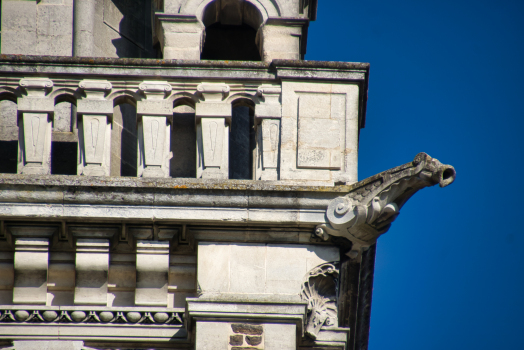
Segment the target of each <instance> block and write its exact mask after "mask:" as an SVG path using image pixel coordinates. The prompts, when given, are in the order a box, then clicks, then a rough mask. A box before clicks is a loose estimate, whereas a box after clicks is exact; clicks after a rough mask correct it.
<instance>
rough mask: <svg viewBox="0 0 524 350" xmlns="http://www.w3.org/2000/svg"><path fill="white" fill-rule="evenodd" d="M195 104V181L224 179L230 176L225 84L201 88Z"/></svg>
mask: <svg viewBox="0 0 524 350" xmlns="http://www.w3.org/2000/svg"><path fill="white" fill-rule="evenodd" d="M197 91H198V93H199V95H200V101H199V102H198V103H197V104H196V111H195V113H196V119H197V178H203V179H227V178H228V176H229V157H228V156H229V123H230V122H231V104H230V103H228V102H227V101H225V98H226V97H227V96H228V95H229V86H228V85H226V84H200V85H199V86H198V87H197Z"/></svg>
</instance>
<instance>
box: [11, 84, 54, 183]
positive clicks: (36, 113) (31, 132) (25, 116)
mask: <svg viewBox="0 0 524 350" xmlns="http://www.w3.org/2000/svg"><path fill="white" fill-rule="evenodd" d="M20 87H21V88H22V90H23V91H24V92H25V95H24V96H23V97H21V98H18V112H19V113H18V174H50V173H51V131H52V119H53V113H54V108H55V104H54V100H53V99H52V98H49V97H47V94H48V93H49V91H50V90H51V89H52V87H53V82H52V81H51V80H49V79H46V78H31V79H22V80H20Z"/></svg>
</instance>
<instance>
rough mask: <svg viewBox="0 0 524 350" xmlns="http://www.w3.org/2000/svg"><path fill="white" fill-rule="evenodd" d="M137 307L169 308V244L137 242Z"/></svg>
mask: <svg viewBox="0 0 524 350" xmlns="http://www.w3.org/2000/svg"><path fill="white" fill-rule="evenodd" d="M136 248H137V250H136V254H137V255H136V292H135V305H144V306H164V307H166V306H167V287H168V274H169V242H158V241H140V240H139V241H137V244H136Z"/></svg>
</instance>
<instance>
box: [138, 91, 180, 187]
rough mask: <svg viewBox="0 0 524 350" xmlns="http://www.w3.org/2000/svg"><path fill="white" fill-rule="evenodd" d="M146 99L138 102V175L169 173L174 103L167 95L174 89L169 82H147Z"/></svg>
mask: <svg viewBox="0 0 524 350" xmlns="http://www.w3.org/2000/svg"><path fill="white" fill-rule="evenodd" d="M139 89H140V91H141V92H142V93H143V94H144V95H145V96H146V99H145V100H142V101H138V102H137V115H138V171H137V174H138V177H169V165H170V159H171V158H172V157H173V154H172V153H171V151H170V144H171V142H170V141H171V127H170V125H171V123H172V118H173V104H172V102H169V101H167V100H166V99H165V97H166V95H167V94H168V93H169V92H170V91H171V85H169V84H168V83H167V82H163V81H159V82H155V81H152V82H147V81H146V82H143V83H142V84H140V85H139Z"/></svg>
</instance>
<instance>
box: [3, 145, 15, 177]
mask: <svg viewBox="0 0 524 350" xmlns="http://www.w3.org/2000/svg"><path fill="white" fill-rule="evenodd" d="M17 158H18V141H17V140H15V141H1V140H0V173H3V174H16V168H17Z"/></svg>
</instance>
